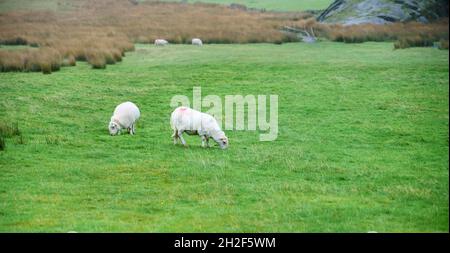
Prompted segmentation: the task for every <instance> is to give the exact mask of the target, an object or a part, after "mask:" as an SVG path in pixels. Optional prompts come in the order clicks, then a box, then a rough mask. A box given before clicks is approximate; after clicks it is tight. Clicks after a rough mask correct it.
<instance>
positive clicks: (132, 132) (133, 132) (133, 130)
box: [131, 123, 136, 134]
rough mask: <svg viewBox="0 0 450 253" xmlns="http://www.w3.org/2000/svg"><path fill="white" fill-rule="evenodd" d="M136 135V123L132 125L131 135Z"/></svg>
mask: <svg viewBox="0 0 450 253" xmlns="http://www.w3.org/2000/svg"><path fill="white" fill-rule="evenodd" d="M135 133H136V129H135V128H134V123H133V125H131V134H135Z"/></svg>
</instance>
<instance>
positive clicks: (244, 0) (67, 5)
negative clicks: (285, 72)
mask: <svg viewBox="0 0 450 253" xmlns="http://www.w3.org/2000/svg"><path fill="white" fill-rule="evenodd" d="M146 1H148V2H151V1H153V0H141V1H140V2H146ZM162 1H166V2H181V1H180V0H162ZM188 2H190V3H195V2H203V3H216V4H227V5H228V4H231V3H239V4H244V5H246V6H247V7H251V8H259V9H262V8H265V9H267V10H277V11H304V10H324V9H326V8H327V7H328V6H329V5H330V4H331V3H332V2H333V1H332V0H200V1H199V0H188ZM74 6H77V3H72V2H70V1H67V0H40V1H33V0H0V11H10V10H18V9H21V10H70V9H72V8H73V7H74Z"/></svg>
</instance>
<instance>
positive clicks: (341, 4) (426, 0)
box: [317, 0, 448, 25]
mask: <svg viewBox="0 0 450 253" xmlns="http://www.w3.org/2000/svg"><path fill="white" fill-rule="evenodd" d="M445 8H446V9H445ZM442 10H444V11H442ZM443 15H444V16H445V15H446V16H448V1H442V0H421V1H419V0H417V1H415V0H335V1H334V2H333V3H332V4H331V5H330V6H329V7H328V8H327V9H326V10H325V11H324V12H322V13H321V14H320V15H319V17H318V18H317V20H318V21H320V22H325V23H340V24H344V25H354V24H364V23H371V24H386V23H391V22H403V21H418V22H423V23H427V22H429V21H430V20H432V19H438V18H440V17H442V16H443Z"/></svg>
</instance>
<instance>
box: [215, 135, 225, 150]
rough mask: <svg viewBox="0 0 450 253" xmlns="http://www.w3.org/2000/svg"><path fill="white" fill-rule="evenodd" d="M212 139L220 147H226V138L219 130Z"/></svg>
mask: <svg viewBox="0 0 450 253" xmlns="http://www.w3.org/2000/svg"><path fill="white" fill-rule="evenodd" d="M214 141H215V142H216V143H217V144H219V146H220V148H221V149H226V148H228V138H227V137H226V136H225V133H224V132H220V133H219V134H218V135H217V136H215V138H214Z"/></svg>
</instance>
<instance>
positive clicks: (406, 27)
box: [293, 18, 449, 48]
mask: <svg viewBox="0 0 450 253" xmlns="http://www.w3.org/2000/svg"><path fill="white" fill-rule="evenodd" d="M448 25H449V20H448V18H444V19H441V20H438V21H436V22H434V23H430V24H423V23H418V22H408V23H391V24H387V25H373V24H361V25H352V26H343V25H339V24H323V23H318V22H316V21H315V20H314V19H304V20H300V21H298V22H296V23H294V24H293V26H294V27H298V28H302V29H307V30H310V29H311V28H312V29H313V30H314V31H315V33H316V35H319V36H321V37H324V38H327V39H329V40H332V41H338V42H345V43H361V42H365V41H397V42H396V48H397V46H398V48H405V47H410V46H432V45H433V42H436V41H439V40H448V28H449V26H448ZM400 45H401V46H400Z"/></svg>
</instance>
